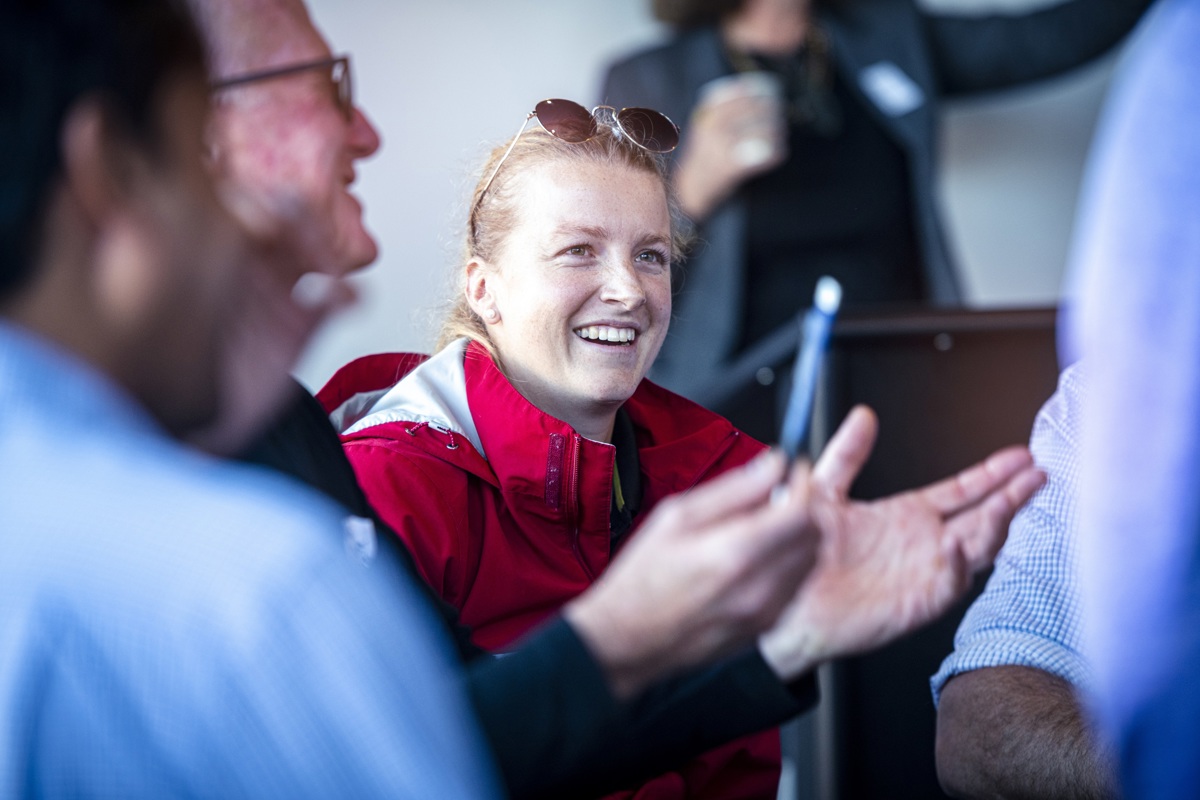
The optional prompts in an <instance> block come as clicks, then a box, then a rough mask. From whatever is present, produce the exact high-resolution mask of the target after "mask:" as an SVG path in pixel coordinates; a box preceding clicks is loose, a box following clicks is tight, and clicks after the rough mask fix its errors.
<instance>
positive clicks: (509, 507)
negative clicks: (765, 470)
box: [318, 343, 779, 798]
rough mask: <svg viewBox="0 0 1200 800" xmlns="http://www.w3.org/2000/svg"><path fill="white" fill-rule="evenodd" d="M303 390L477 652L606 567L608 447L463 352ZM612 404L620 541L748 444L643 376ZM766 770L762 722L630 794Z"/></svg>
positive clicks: (698, 793)
mask: <svg viewBox="0 0 1200 800" xmlns="http://www.w3.org/2000/svg"><path fill="white" fill-rule="evenodd" d="M401 379H403V380H401ZM318 396H319V397H320V398H321V400H322V402H323V403H324V404H325V407H326V408H327V409H330V410H331V412H332V413H331V416H332V418H333V421H334V424H335V425H336V426H337V427H338V430H339V431H340V432H341V433H342V441H343V444H344V446H345V448H346V454H347V456H348V457H349V459H350V462H351V464H353V465H354V470H355V472H356V474H357V476H358V480H359V482H360V484H361V485H362V488H363V490H364V491H365V492H366V494H367V498H368V499H369V500H370V502H371V504H372V506H374V508H375V510H376V511H377V512H378V514H379V515H380V516H381V517H382V518H383V519H384V521H385V522H387V523H388V524H389V525H390V526H391V527H392V528H393V529H394V530H395V531H396V532H397V533H398V534H399V535H400V536H401V537H402V538H403V539H404V541H405V544H406V545H407V546H408V548H409V550H411V552H412V554H413V557H414V560H415V561H416V564H417V568H418V569H419V570H420V571H421V574H422V576H423V577H424V578H425V580H426V581H428V583H429V584H430V585H431V586H432V587H433V588H434V589H435V590H436V591H437V592H438V593H439V594H441V596H442V597H444V598H445V599H446V600H447V601H448V602H450V603H452V604H453V605H454V606H456V607H457V608H459V609H460V611H461V614H462V621H463V623H465V624H467V625H469V626H470V627H471V628H472V630H473V636H474V639H475V641H476V643H478V644H479V645H480V646H482V647H484V648H487V649H489V650H492V651H503V650H504V649H505V648H506V647H508V646H510V645H511V644H512V642H513V641H514V640H516V639H518V638H519V637H520V636H522V635H523V634H525V633H526V632H528V631H529V630H530V629H531V628H533V627H534V626H535V625H537V624H538V623H540V622H542V621H543V620H545V619H546V618H547V617H548V616H550V615H552V614H553V613H554V612H556V611H557V610H558V609H559V608H560V607H561V606H562V605H563V604H564V603H566V602H567V601H568V600H570V599H571V598H573V597H575V596H576V595H577V594H579V593H580V592H582V591H584V590H585V589H587V587H588V586H589V585H590V584H591V583H592V582H593V581H594V580H595V578H596V576H597V575H598V574H599V573H600V572H601V571H603V570H604V569H605V567H607V566H608V563H609V561H610V559H611V553H610V541H611V539H610V536H611V534H610V509H611V503H612V487H613V463H614V453H615V448H614V447H613V446H612V445H609V444H604V443H601V442H595V441H592V440H589V439H585V438H584V437H582V436H580V435H579V434H578V433H576V432H575V431H574V430H573V429H572V428H571V427H570V426H568V425H567V424H566V423H564V422H561V421H559V420H557V419H555V418H554V417H551V416H550V415H548V414H546V413H545V412H543V411H541V410H540V409H538V408H537V407H535V406H534V405H532V404H531V403H530V402H529V401H527V400H526V399H525V398H524V397H523V396H521V394H520V393H519V392H517V391H516V389H514V388H513V386H512V385H511V384H510V383H509V382H508V379H507V378H505V377H504V375H503V374H502V373H501V372H500V370H499V369H498V368H497V367H496V365H495V364H494V363H493V362H492V360H491V358H490V357H488V356H487V354H486V353H485V352H484V351H483V350H482V349H481V348H479V347H478V346H477V345H470V346H467V348H466V351H465V356H464V345H463V344H461V343H460V344H456V345H452V346H450V347H448V348H446V349H445V350H443V351H442V352H440V353H438V354H437V355H435V356H434V357H432V358H430V359H426V358H425V357H424V356H418V355H413V354H383V355H375V356H367V357H365V358H360V359H358V360H356V361H354V362H351V363H350V364H348V365H346V366H345V367H343V368H342V369H341V370H339V371H338V373H337V374H336V375H335V376H334V377H333V378H332V379H331V380H330V382H329V384H328V385H327V386H326V387H325V388H324V389H322V390H321V392H320V394H319V395H318ZM624 408H625V411H626V412H627V413H628V415H629V417H630V419H631V421H632V422H633V426H634V430H635V438H636V441H637V447H638V458H639V461H640V466H641V473H642V487H643V490H642V505H641V510H640V512H639V515H638V518H637V519H636V520H635V522H634V525H635V529H634V534H633V535H636V526H637V525H638V524H639V523H640V522H642V521H644V519H645V517H646V515H647V514H648V512H649V511H650V510H651V509H652V508H653V507H654V505H655V504H656V503H657V502H658V501H659V500H661V499H662V498H664V497H666V496H667V495H670V494H674V493H676V492H679V491H682V490H685V489H688V488H690V487H692V486H695V485H696V484H697V483H699V482H701V481H702V480H705V479H707V478H710V477H712V476H714V475H717V474H719V473H721V472H723V471H725V470H727V469H730V468H732V467H736V466H738V465H740V464H743V463H745V462H746V461H748V460H749V459H750V458H752V457H753V456H754V455H756V454H757V453H759V452H760V451H761V450H762V449H763V446H762V445H761V444H759V443H758V442H756V441H754V440H753V439H751V438H750V437H748V436H746V435H744V434H742V433H740V432H739V431H737V430H736V429H735V428H734V427H733V426H732V425H730V424H729V422H728V421H726V420H725V419H723V418H721V417H719V416H717V415H715V414H713V413H711V412H709V411H707V410H705V409H703V408H701V407H700V406H697V405H695V404H694V403H692V402H690V401H688V400H685V399H684V398H682V397H679V396H678V395H675V394H673V393H671V392H669V391H667V390H666V389H663V388H661V387H659V386H656V385H654V384H653V383H650V382H649V381H643V382H642V384H641V385H640V386H639V387H638V389H637V391H636V392H635V393H634V395H633V397H631V398H630V399H629V400H628V401H627V402H626V403H625V406H624ZM480 410H486V413H479V411H480ZM778 779H779V736H778V733H777V732H775V731H769V732H765V733H760V734H757V735H754V736H749V737H746V738H743V739H739V740H737V741H735V742H732V743H730V744H727V745H725V746H723V747H720V748H717V749H715V750H711V751H709V752H708V753H705V754H704V755H703V756H700V757H698V758H696V759H694V760H693V761H691V762H689V763H688V764H687V765H685V766H684V767H683V768H682V769H680V770H679V771H678V772H676V773H668V774H666V775H662V776H660V777H658V778H655V779H654V780H653V781H650V782H649V783H647V784H645V785H643V786H642V787H641V788H640V789H639V790H637V792H635V793H633V794H632V796H633V797H637V798H683V797H689V798H695V797H711V798H742V797H745V798H751V797H753V798H774V797H775V795H776V790H777V784H778Z"/></svg>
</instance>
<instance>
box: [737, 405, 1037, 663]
mask: <svg viewBox="0 0 1200 800" xmlns="http://www.w3.org/2000/svg"><path fill="white" fill-rule="evenodd" d="M877 427H878V424H877V422H876V419H875V415H874V414H873V413H872V412H871V411H870V410H869V409H867V408H865V407H858V408H856V409H854V410H853V411H852V412H851V413H850V416H849V417H848V418H847V419H846V421H845V422H844V423H843V424H842V426H841V428H839V429H838V432H837V433H836V434H835V435H834V437H833V439H831V440H830V442H829V444H828V446H827V447H826V449H825V452H824V453H823V454H822V456H821V458H820V459H819V460H818V461H817V463H816V465H815V466H814V467H813V471H812V476H811V485H810V489H809V513H810V515H811V516H812V519H813V520H814V522H815V523H816V524H817V527H818V528H819V529H820V530H821V535H822V540H821V550H820V555H819V557H818V562H817V566H816V568H815V569H814V570H813V571H812V573H811V574H810V575H809V577H808V580H807V581H805V583H804V584H803V585H802V586H801V587H800V589H799V591H798V592H797V594H796V596H795V599H794V600H793V602H792V603H791V604H790V605H789V607H788V608H787V610H785V611H784V613H783V615H782V616H781V618H780V619H779V621H778V622H777V623H776V625H775V627H774V628H772V630H771V631H769V632H768V633H767V634H765V635H764V636H763V637H762V639H761V641H760V646H761V649H762V652H763V655H764V656H765V657H766V659H767V661H768V662H769V663H770V664H771V665H772V666H773V667H774V669H775V670H776V672H777V674H779V675H780V676H781V677H784V678H791V677H795V676H796V675H799V674H801V673H802V672H804V671H805V670H807V669H810V668H811V667H812V666H814V665H815V664H816V663H818V662H820V661H824V660H827V659H830V658H835V657H839V656H845V655H850V654H854V653H860V652H863V651H866V650H871V649H873V648H876V647H879V646H882V645H884V644H886V643H888V642H890V641H892V640H894V639H896V638H898V637H900V636H903V635H904V634H906V633H909V632H911V631H913V630H915V629H916V628H919V627H920V626H922V625H924V624H926V623H927V622H930V621H931V620H933V619H935V618H936V617H938V616H939V615H940V614H942V613H943V612H944V611H945V610H946V609H947V608H949V606H950V605H951V604H952V603H953V602H954V601H955V600H956V599H958V597H960V596H961V595H962V593H963V592H964V591H966V589H967V587H968V586H969V584H970V580H971V576H972V575H973V574H974V573H975V572H977V571H978V570H980V569H982V568H984V567H986V566H987V565H988V564H990V563H991V561H992V559H993V558H994V557H995V555H996V552H997V551H998V550H999V549H1000V546H1001V545H1002V544H1003V543H1004V539H1005V536H1006V535H1007V531H1008V523H1009V521H1010V520H1011V519H1012V516H1013V514H1015V513H1016V511H1017V509H1018V508H1020V507H1021V506H1022V505H1023V504H1024V503H1025V501H1026V500H1028V499H1029V497H1030V496H1031V495H1032V494H1033V493H1034V492H1035V491H1036V490H1037V488H1038V487H1039V486H1041V484H1042V481H1043V480H1044V478H1043V476H1042V474H1041V473H1040V472H1039V471H1038V470H1037V469H1036V468H1035V467H1034V466H1033V461H1032V458H1031V457H1030V455H1029V452H1028V451H1027V450H1026V449H1025V448H1024V447H1011V448H1007V449H1004V450H1000V451H998V452H996V453H994V454H993V455H991V456H990V457H989V458H988V459H987V460H985V461H983V462H981V463H979V464H976V465H974V466H972V467H969V468H968V469H965V470H963V471H962V472H960V473H958V474H957V475H955V476H953V477H951V478H947V479H946V480H943V481H940V482H938V483H935V484H932V485H930V486H926V487H924V488H921V489H916V490H913V491H908V492H903V493H901V494H897V495H893V496H891V497H887V498H884V499H881V500H876V501H872V502H861V501H854V500H850V499H849V491H850V485H851V483H852V482H853V480H854V478H855V477H856V476H857V475H858V473H859V471H860V470H861V469H862V466H863V464H864V463H865V462H866V460H867V456H868V455H870V452H871V448H872V446H873V445H874V442H875V434H876V430H877Z"/></svg>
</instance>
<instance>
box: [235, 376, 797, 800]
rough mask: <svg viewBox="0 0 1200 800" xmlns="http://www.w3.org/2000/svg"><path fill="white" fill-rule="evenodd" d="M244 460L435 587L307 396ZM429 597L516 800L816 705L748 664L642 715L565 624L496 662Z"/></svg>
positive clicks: (653, 766)
mask: <svg viewBox="0 0 1200 800" xmlns="http://www.w3.org/2000/svg"><path fill="white" fill-rule="evenodd" d="M243 460H246V461H249V462H251V463H256V464H260V465H262V466H266V467H270V468H272V469H276V470H278V471H281V472H284V473H286V474H288V475H291V476H292V477H295V478H297V479H299V480H301V481H303V482H305V483H307V484H309V485H310V486H312V487H314V488H316V489H319V490H321V491H322V492H324V493H326V494H328V495H329V496H331V497H333V498H334V499H335V500H337V501H338V502H340V503H341V504H342V505H343V506H344V507H345V508H346V509H347V510H348V511H349V512H350V513H352V514H356V515H358V516H363V517H367V518H369V519H373V520H375V524H376V526H377V527H378V530H379V537H378V538H379V541H380V546H381V547H386V548H388V552H390V553H392V554H393V555H394V557H396V558H398V559H400V560H401V562H402V564H403V565H404V566H405V567H406V568H407V569H408V571H409V573H410V574H411V575H413V577H414V580H416V582H417V583H418V584H420V585H421V586H425V584H424V583H423V582H422V581H421V580H420V578H419V577H418V573H417V571H416V567H415V565H414V564H413V562H412V559H411V557H410V556H409V555H408V553H407V551H406V550H405V549H404V547H403V546H402V545H400V544H399V542H400V539H399V537H397V536H395V535H394V534H392V533H391V532H390V531H389V530H387V527H386V525H384V523H383V522H382V521H381V520H379V519H378V517H377V515H375V513H374V511H373V510H372V509H371V507H370V505H369V504H368V503H367V500H366V497H365V496H364V495H363V493H362V490H361V489H360V488H359V486H358V483H357V482H356V481H355V478H354V471H353V469H352V468H351V466H350V463H349V461H347V460H346V457H345V454H344V453H343V451H342V447H341V442H340V441H339V439H338V436H337V434H336V432H335V431H334V430H333V426H332V425H330V424H329V420H328V419H327V418H326V416H325V412H324V409H323V408H322V407H321V405H320V403H318V402H317V401H316V399H315V398H313V397H312V396H311V395H310V394H308V392H306V391H304V390H303V389H302V388H301V387H299V386H297V395H296V397H295V399H294V401H293V403H292V404H291V406H289V408H288V409H287V411H286V412H285V413H284V414H283V415H281V416H280V418H279V419H278V420H277V421H276V422H275V424H274V425H273V426H272V428H271V429H270V430H269V431H267V432H266V433H265V434H264V435H263V437H262V438H261V439H260V440H259V441H258V442H256V443H255V444H254V445H253V446H252V447H250V448H248V450H247V451H246V453H245V454H244V456H243ZM426 594H427V596H428V597H429V598H430V602H431V603H433V604H434V607H435V608H436V609H437V610H438V611H439V613H440V614H441V616H442V618H443V620H444V621H445V623H446V629H447V631H448V633H449V634H450V635H451V636H452V637H453V639H454V641H455V643H456V644H457V646H458V651H459V654H460V657H461V658H462V659H463V661H464V662H465V663H466V664H467V668H466V685H467V690H468V692H469V694H470V696H471V700H472V702H473V704H474V707H475V711H476V714H477V715H478V717H479V722H480V726H481V727H482V729H483V732H484V734H485V736H486V738H487V739H488V741H489V743H490V744H491V746H492V750H493V753H494V754H495V756H496V761H497V765H498V767H499V769H500V772H501V774H502V776H503V778H504V781H505V784H506V785H507V788H508V791H509V793H510V794H511V795H512V796H513V797H564V796H572V795H579V796H584V795H596V794H600V793H602V792H604V791H607V790H609V789H613V788H619V787H620V786H623V785H630V784H632V783H634V782H635V781H639V780H641V779H645V778H648V777H651V776H653V775H655V774H658V773H660V772H663V771H666V770H668V769H670V768H672V767H674V766H676V765H678V764H681V763H683V762H685V761H687V760H688V759H689V758H691V757H693V756H696V755H698V754H699V753H702V752H704V751H705V750H708V749H711V748H712V747H715V746H716V745H718V744H723V743H725V742H728V741H731V740H733V739H736V738H738V737H739V736H742V735H744V734H747V733H751V732H753V731H758V730H762V729H764V728H767V727H770V726H772V725H777V724H779V723H780V722H782V721H784V720H786V719H788V718H789V717H791V716H794V715H795V714H797V713H799V712H801V711H803V710H805V709H806V708H808V707H809V706H810V705H811V704H812V703H813V702H814V701H815V696H816V695H815V684H814V683H813V682H812V681H811V680H809V681H801V682H800V683H799V684H797V686H795V687H786V686H784V685H783V684H781V683H780V682H779V681H778V680H777V679H776V678H775V676H774V675H773V674H772V673H771V671H770V669H769V668H767V666H766V664H765V663H763V661H762V658H761V657H759V656H758V655H757V653H756V652H748V653H746V654H744V655H743V656H741V657H739V658H736V659H732V660H730V661H728V662H726V663H725V664H722V665H720V666H718V667H714V668H711V669H709V670H706V671H704V672H701V673H697V674H695V675H692V676H689V677H685V678H683V679H679V680H675V681H672V682H668V683H665V684H663V685H661V686H659V687H656V688H655V689H653V690H651V691H649V692H647V693H646V694H645V695H644V696H643V697H641V698H640V699H639V700H638V701H637V702H635V703H630V704H622V703H618V702H617V701H616V700H615V699H614V698H613V696H612V694H611V693H610V692H609V689H608V685H607V683H606V680H605V677H604V675H603V673H602V672H601V670H600V667H599V665H598V664H597V663H596V661H595V659H593V658H592V656H591V654H590V653H589V652H588V650H587V648H586V647H585V646H584V645H583V643H582V642H581V641H580V639H579V637H578V636H577V635H576V634H575V632H574V630H572V628H571V627H570V625H568V624H567V623H566V622H564V621H562V620H561V619H556V620H554V621H553V622H551V623H549V624H548V625H546V626H544V627H542V628H541V629H539V630H538V631H535V632H534V633H533V634H531V635H530V636H529V637H527V638H526V639H525V640H524V641H523V642H522V644H521V646H520V647H519V648H518V649H517V650H516V652H514V653H512V654H511V655H506V656H501V657H493V656H490V655H487V654H486V653H485V652H484V651H483V650H482V649H481V648H478V647H476V646H475V645H474V644H473V643H472V642H471V639H470V630H469V629H468V628H466V627H465V626H463V625H461V624H460V623H459V622H458V613H457V611H456V610H455V609H454V608H453V607H452V606H450V605H449V604H447V603H445V602H443V601H442V600H441V599H440V598H438V597H437V596H436V595H435V594H434V593H433V592H432V591H426ZM380 691H386V687H380Z"/></svg>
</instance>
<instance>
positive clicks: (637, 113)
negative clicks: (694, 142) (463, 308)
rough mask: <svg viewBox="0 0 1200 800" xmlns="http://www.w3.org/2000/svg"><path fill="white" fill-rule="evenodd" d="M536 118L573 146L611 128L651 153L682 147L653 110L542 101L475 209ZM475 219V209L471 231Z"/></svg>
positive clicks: (676, 133)
mask: <svg viewBox="0 0 1200 800" xmlns="http://www.w3.org/2000/svg"><path fill="white" fill-rule="evenodd" d="M534 118H536V119H537V121H538V124H539V125H541V126H542V128H543V129H544V130H545V131H546V133H548V134H550V135H551V136H553V137H555V138H556V139H562V140H563V141H564V142H570V143H571V144H579V143H580V142H586V141H587V140H588V139H591V138H592V137H594V136H595V135H596V133H597V132H598V131H599V126H600V125H608V126H609V127H611V128H613V129H615V130H616V131H617V132H618V133H619V134H621V135H622V136H624V137H625V138H626V139H628V140H629V141H631V142H633V143H634V144H635V145H637V146H638V147H640V148H642V149H643V150H647V151H649V152H651V153H669V152H671V151H672V150H674V149H675V147H676V145H678V144H679V128H678V127H677V126H676V125H675V123H674V122H671V120H669V119H668V118H667V115H666V114H662V113H660V112H658V111H655V110H654V109H652V108H622V109H621V110H619V111H618V110H617V109H615V108H613V107H612V106H596V107H595V108H593V109H592V110H591V111H588V110H587V109H586V108H584V107H583V106H581V105H579V103H573V102H571V101H570V100H561V99H557V100H543V101H542V102H540V103H538V104H537V105H536V106H534V108H533V111H530V112H529V113H528V114H527V115H526V116H525V120H524V121H523V122H522V123H521V127H520V129H519V130H518V131H517V135H516V136H514V137H513V140H512V143H511V144H509V146H508V149H507V150H505V151H504V155H502V156H500V160H499V161H497V162H496V166H495V167H494V168H493V169H492V174H491V175H489V176H488V179H487V182H486V183H484V184H483V191H481V192H480V193H479V199H478V200H477V201H476V208H478V206H479V203H480V202H482V200H483V196H484V195H485V194H487V190H488V189H489V188H491V185H492V181H493V180H495V179H496V173H498V172H499V171H500V167H501V166H502V165H503V164H504V160H505V159H507V158H508V154H509V153H511V152H512V151H513V148H514V147H516V145H517V140H518V139H520V138H521V134H522V133H524V132H525V128H526V127H527V126H528V125H529V120H531V119H534ZM474 218H475V209H472V212H471V220H472V229H474Z"/></svg>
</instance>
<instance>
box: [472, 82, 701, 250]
mask: <svg viewBox="0 0 1200 800" xmlns="http://www.w3.org/2000/svg"><path fill="white" fill-rule="evenodd" d="M555 100H563V98H561V97H548V98H546V99H545V100H539V101H538V102H537V104H536V105H534V107H533V111H530V112H529V113H528V114H526V115H525V119H524V120H523V121H522V122H521V127H520V128H518V129H517V135H516V136H514V137H513V138H512V141H511V142H509V144H508V149H507V150H505V151H504V155H502V156H500V160H499V161H497V162H496V166H495V167H494V168H493V169H492V174H491V175H489V176H488V179H487V182H486V183H484V184H483V189H482V190H480V192H479V194H478V196H477V197H476V199H475V203H474V204H473V205H472V206H471V213H470V215H469V216H468V217H467V221H468V224H469V225H470V228H471V239H472V240H474V238H475V215H476V214H477V213H478V212H479V207H480V206H481V205H483V198H484V195H486V194H487V191H488V189H490V188H492V182H493V181H495V180H496V175H498V174H499V173H500V167H502V166H504V162H505V161H506V160H507V159H508V156H509V154H511V153H512V151H513V148H514V147H516V146H517V140H518V139H520V138H521V135H522V134H523V133H525V129H526V128H527V127H529V120H531V119H535V118H537V120H538V125H541V126H542V130H544V131H545V132H546V133H548V134H550V135H551V136H553V137H554V138H555V139H559V140H560V141H564V142H567V143H568V144H583V143H584V142H586V141H589V140H591V139H593V138H595V136H589V137H587V139H580V140H579V141H577V142H572V141H571V140H570V139H564V138H563V137H561V136H559V135H558V134H556V133H555V132H554V131H552V130H550V129H549V128H547V127H546V126H545V125H543V124H542V120H541V118H539V117H538V113H537V107H538V106H540V105H541V104H542V103H552V102H554V101H555ZM564 102H568V103H573V104H574V105H577V106H579V107H580V108H582V109H585V110H586V109H587V106H583V105H580V104H579V103H576V102H575V101H574V100H564ZM632 108H640V106H632V107H630V106H627V107H625V108H621V109H620V110H618V109H617V108H615V107H614V106H603V105H601V106H593V107H592V110H591V111H589V112H588V113H589V114H590V115H591V117H592V119H593V120H595V121H596V122H597V123H599V124H605V125H608V126H609V127H610V128H613V129H615V130H616V131H617V132H618V133H620V134H621V135H622V136H624V137H625V138H626V139H628V140H629V141H630V143H631V144H633V145H635V146H637V147H640V148H641V149H643V150H645V151H646V152H647V153H655V154H656V155H665V154H666V153H670V152H673V151H674V150H675V148H677V147H679V139H678V138H676V140H675V144H673V145H671V146H670V147H668V148H667V149H665V150H654V149H652V148H649V147H647V146H646V145H644V144H642V143H641V142H639V141H638V140H637V139H635V138H633V137H632V136H630V135H629V132H628V131H626V130H625V126H624V125H622V124H621V117H620V114H621V112H622V111H628V110H631V109H632ZM601 110H605V111H608V112H609V113H608V117H609V119H611V120H612V121H611V122H607V121H602V120H601V119H600V118H599V117H597V116H596V112H597V111H601ZM645 110H646V111H653V112H654V113H655V114H658V115H659V116H660V117H662V118H663V119H665V120H666V121H667V122H669V123H670V124H671V126H672V127H673V128H675V132H676V134H678V133H679V126H678V125H676V124H675V122H674V121H673V120H672V119H671V118H670V117H668V116H667V115H666V114H664V113H662V112H661V111H658V110H657V109H653V108H648V109H645Z"/></svg>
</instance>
